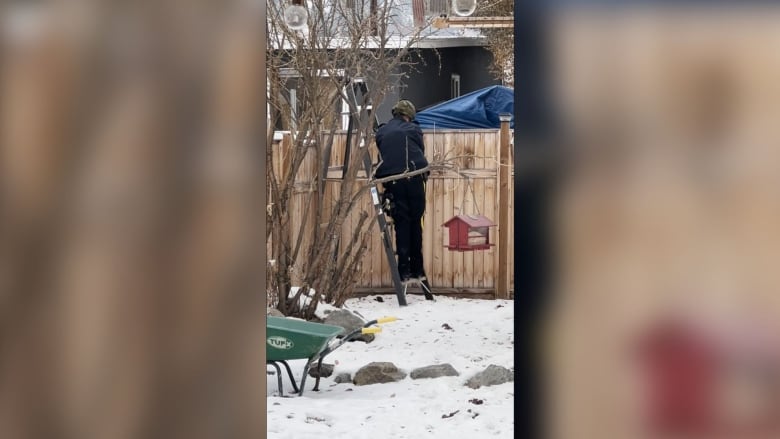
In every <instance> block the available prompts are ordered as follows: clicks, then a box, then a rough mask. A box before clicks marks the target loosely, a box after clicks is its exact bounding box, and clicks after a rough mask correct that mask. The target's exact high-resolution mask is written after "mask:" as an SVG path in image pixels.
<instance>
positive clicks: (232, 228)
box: [0, 0, 267, 439]
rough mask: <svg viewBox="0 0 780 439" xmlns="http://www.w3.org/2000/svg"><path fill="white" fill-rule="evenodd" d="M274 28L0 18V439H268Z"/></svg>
mask: <svg viewBox="0 0 780 439" xmlns="http://www.w3.org/2000/svg"><path fill="white" fill-rule="evenodd" d="M265 11H266V4H265V2H261V1H246V0H228V1H210V0H209V1H205V0H204V1H201V0H184V1H180V0H163V1H151V2H146V1H139V2H127V1H120V0H62V1H59V0H51V1H46V0H42V1H10V2H3V4H2V5H0V437H3V438H24V439H26V438H47V439H48V438H74V439H75V438H79V439H92V438H94V439H97V438H113V439H123V438H127V439H131V438H132V439H135V438H187V439H195V438H252V439H255V438H260V437H265V434H266V417H265V412H266V394H265V387H266V384H265V382H266V377H265V372H264V363H265V349H264V346H265V343H264V339H265V302H266V291H265V279H266V276H265V270H266V246H265V235H266V233H265V217H266V191H265V189H266V188H265V164H266V145H265V142H266V135H267V131H266V128H267V127H266V111H267V110H266V108H267V107H266V93H267V90H266V70H265V55H266V44H265V39H266V17H265Z"/></svg>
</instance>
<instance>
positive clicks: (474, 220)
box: [443, 215, 496, 227]
mask: <svg viewBox="0 0 780 439" xmlns="http://www.w3.org/2000/svg"><path fill="white" fill-rule="evenodd" d="M458 220H460V221H462V222H464V223H466V224H467V225H468V226H469V227H493V226H495V225H496V224H495V223H494V222H493V221H490V219H488V218H487V217H485V216H482V215H457V216H454V217H452V218H450V219H449V221H447V222H446V223H444V224H443V226H444V227H447V226H448V225H450V224H451V223H453V222H455V221H458Z"/></svg>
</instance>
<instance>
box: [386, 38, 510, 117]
mask: <svg viewBox="0 0 780 439" xmlns="http://www.w3.org/2000/svg"><path fill="white" fill-rule="evenodd" d="M437 53H438V54H437ZM419 54H420V56H421V58H422V60H421V61H420V62H418V63H417V64H416V65H415V66H414V67H410V68H407V69H406V70H405V71H404V72H399V73H404V76H405V77H404V78H402V79H400V80H399V81H398V83H397V84H396V86H395V87H393V91H392V92H391V93H389V94H388V95H387V96H386V97H385V100H384V102H382V104H381V105H380V106H379V107H378V109H377V111H378V113H377V116H378V117H379V120H380V121H386V120H387V119H389V118H390V117H391V115H390V109H391V108H392V106H393V104H394V103H395V102H397V101H398V100H399V99H409V100H411V101H412V102H413V103H414V104H415V106H416V107H417V109H418V110H421V109H424V108H426V107H430V106H431V105H435V104H438V103H440V102H444V101H447V100H449V99H451V98H452V96H451V88H450V86H451V83H450V81H451V78H452V75H453V74H457V75H460V94H461V95H464V94H466V93H470V92H472V91H476V90H479V89H481V88H485V87H489V86H491V85H500V84H501V81H500V80H497V79H495V78H494V77H493V76H492V75H491V74H490V72H489V70H488V67H489V65H490V62H491V60H492V54H491V53H490V52H489V51H488V50H486V49H485V48H484V47H452V48H443V49H435V50H434V49H422V50H420V52H419Z"/></svg>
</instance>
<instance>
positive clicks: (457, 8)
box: [452, 0, 477, 17]
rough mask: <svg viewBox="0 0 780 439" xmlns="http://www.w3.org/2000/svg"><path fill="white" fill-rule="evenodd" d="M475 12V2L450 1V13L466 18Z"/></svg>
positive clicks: (467, 0) (471, 0)
mask: <svg viewBox="0 0 780 439" xmlns="http://www.w3.org/2000/svg"><path fill="white" fill-rule="evenodd" d="M476 10H477V0H452V12H454V13H455V14H457V15H459V16H461V17H468V16H469V15H471V14H473V13H474V11H476Z"/></svg>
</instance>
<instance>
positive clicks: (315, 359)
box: [265, 316, 396, 396]
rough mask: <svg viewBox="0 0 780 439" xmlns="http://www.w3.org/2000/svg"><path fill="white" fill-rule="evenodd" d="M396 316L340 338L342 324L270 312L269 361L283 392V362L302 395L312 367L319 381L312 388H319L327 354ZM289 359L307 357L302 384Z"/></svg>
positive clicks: (371, 322) (372, 322)
mask: <svg viewBox="0 0 780 439" xmlns="http://www.w3.org/2000/svg"><path fill="white" fill-rule="evenodd" d="M395 320H396V318H395V317H383V318H380V319H376V320H371V321H370V322H367V323H366V324H364V325H363V327H361V328H358V329H355V330H354V331H351V332H349V333H347V334H345V335H343V336H342V337H341V338H338V336H339V335H342V334H343V333H344V328H342V327H340V326H333V325H325V324H322V323H314V322H307V321H304V320H298V319H291V318H287V317H274V316H268V317H267V321H266V347H265V354H266V360H265V364H266V365H271V366H273V368H274V369H276V377H277V380H278V385H279V396H284V390H283V388H282V370H281V367H279V365H280V364H281V365H283V366H284V368H285V369H286V370H287V375H288V376H289V377H290V382H291V383H292V386H293V390H294V391H295V393H297V394H298V395H299V396H300V395H303V389H304V384H305V383H306V376H307V375H308V373H309V370H310V369H311V368H312V367H316V370H317V372H318V373H317V378H316V379H317V381H316V382H315V384H314V388H313V389H312V390H314V391H317V390H318V388H319V385H320V376H321V375H322V360H323V359H325V356H326V355H328V354H330V353H331V352H333V351H334V350H336V349H338V348H339V347H340V346H341V345H343V344H344V343H346V342H348V341H350V340H353V339H354V338H355V337H357V336H359V335H361V334H376V333H378V332H381V331H382V328H381V327H379V326H373V325H376V324H379V323H388V322H392V321H395ZM289 360H307V361H306V365H305V366H304V368H303V376H302V377H301V382H300V386H298V384H296V382H295V378H294V377H293V373H292V370H291V369H290V365H289V364H288V363H287V361H289Z"/></svg>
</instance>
